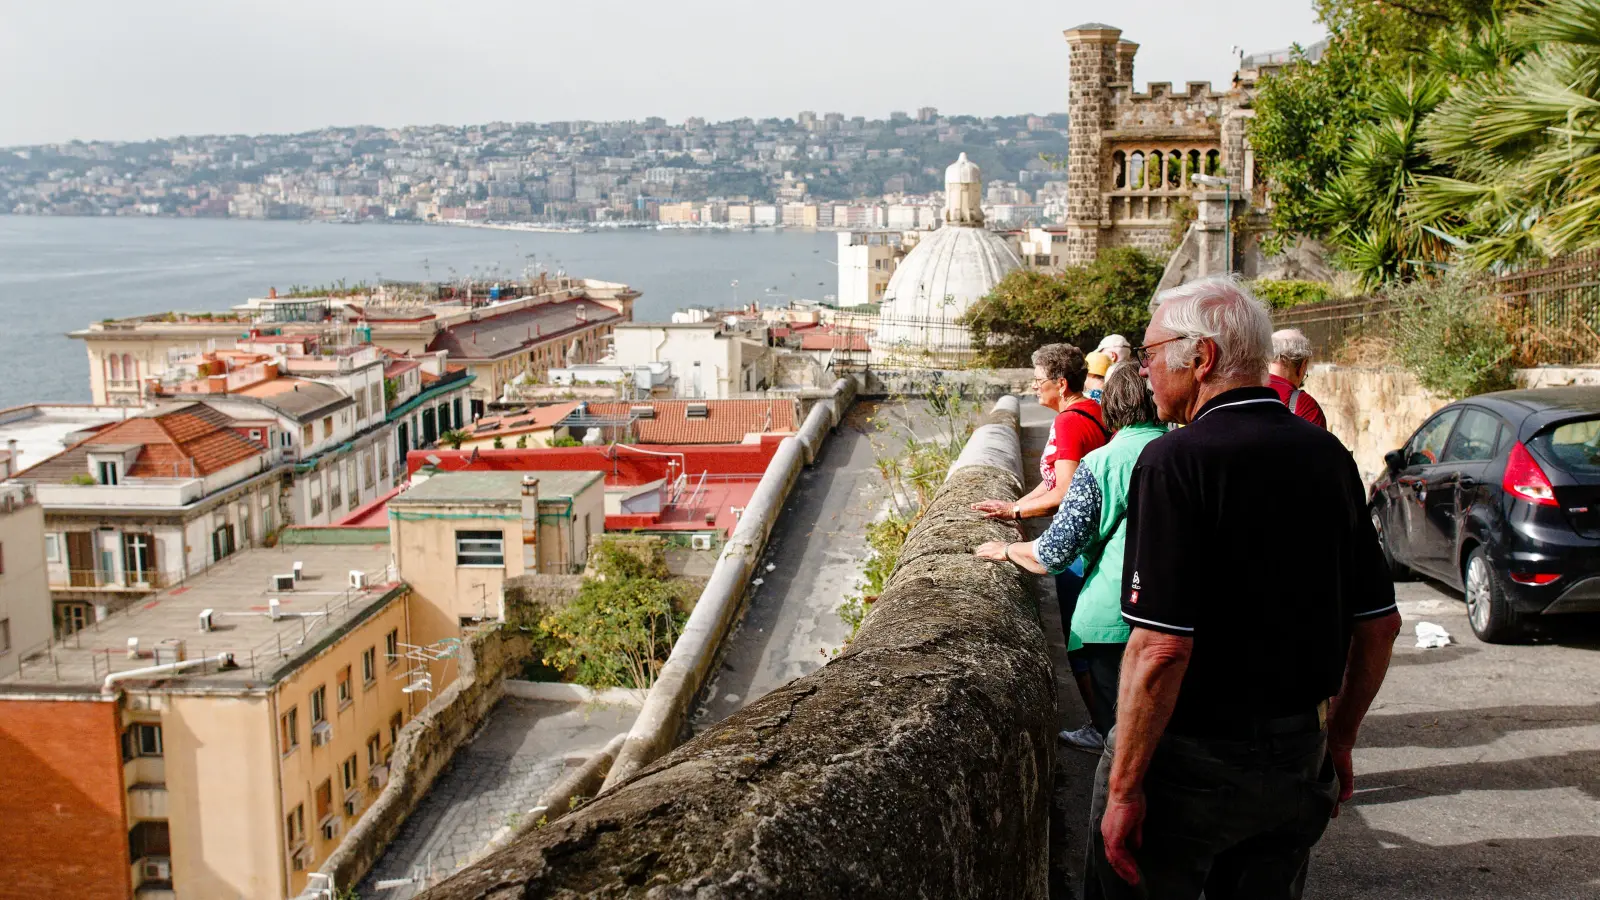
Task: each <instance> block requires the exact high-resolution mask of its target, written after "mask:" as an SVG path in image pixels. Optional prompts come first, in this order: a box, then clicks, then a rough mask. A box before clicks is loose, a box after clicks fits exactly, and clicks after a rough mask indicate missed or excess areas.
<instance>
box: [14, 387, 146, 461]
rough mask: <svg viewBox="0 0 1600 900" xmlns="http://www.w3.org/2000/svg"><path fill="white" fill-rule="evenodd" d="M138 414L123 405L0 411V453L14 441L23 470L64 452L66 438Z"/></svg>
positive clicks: (70, 406)
mask: <svg viewBox="0 0 1600 900" xmlns="http://www.w3.org/2000/svg"><path fill="white" fill-rule="evenodd" d="M138 413H139V410H137V409H129V408H128V407H123V406H74V405H70V404H59V405H56V404H43V403H39V404H33V405H31V406H17V407H12V408H11V409H5V410H0V450H3V449H5V446H6V442H7V441H16V442H17V452H18V454H19V455H20V456H21V466H20V467H17V468H22V469H25V468H28V467H29V466H32V465H34V464H36V463H41V462H44V461H45V460H46V459H48V458H50V457H52V456H55V455H56V454H57V453H60V452H61V451H62V450H65V449H67V445H68V440H67V439H68V438H70V437H72V436H73V435H79V437H78V438H77V440H82V439H83V437H86V436H87V433H88V432H89V431H90V430H93V429H99V428H104V427H105V426H107V425H110V424H111V423H113V422H120V421H122V420H123V419H125V418H129V417H131V416H135V415H138ZM74 443H75V441H74ZM14 470H15V469H14Z"/></svg>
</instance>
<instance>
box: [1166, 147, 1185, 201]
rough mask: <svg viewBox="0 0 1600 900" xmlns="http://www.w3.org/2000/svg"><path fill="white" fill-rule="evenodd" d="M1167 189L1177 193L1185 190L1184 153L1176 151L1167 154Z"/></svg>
mask: <svg viewBox="0 0 1600 900" xmlns="http://www.w3.org/2000/svg"><path fill="white" fill-rule="evenodd" d="M1167 187H1168V188H1171V189H1172V190H1175V191H1180V190H1183V151H1182V150H1174V151H1172V152H1171V153H1168V154H1167Z"/></svg>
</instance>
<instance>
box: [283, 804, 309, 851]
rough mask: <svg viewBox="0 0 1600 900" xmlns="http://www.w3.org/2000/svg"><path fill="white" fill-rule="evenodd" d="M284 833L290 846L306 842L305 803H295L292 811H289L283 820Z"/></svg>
mask: <svg viewBox="0 0 1600 900" xmlns="http://www.w3.org/2000/svg"><path fill="white" fill-rule="evenodd" d="M284 833H285V835H286V836H287V837H288V838H289V846H290V847H291V848H294V847H298V846H300V845H301V844H304V843H305V842H306V805H305V804H304V803H297V804H295V807H294V811H293V812H291V813H289V815H288V817H287V818H286V819H285V820H284Z"/></svg>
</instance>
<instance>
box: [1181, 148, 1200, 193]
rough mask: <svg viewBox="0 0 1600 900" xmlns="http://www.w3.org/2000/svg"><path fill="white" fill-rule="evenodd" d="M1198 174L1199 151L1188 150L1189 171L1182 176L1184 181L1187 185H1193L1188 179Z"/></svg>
mask: <svg viewBox="0 0 1600 900" xmlns="http://www.w3.org/2000/svg"><path fill="white" fill-rule="evenodd" d="M1199 174H1200V151H1199V150H1190V151H1189V171H1188V172H1186V173H1185V174H1184V181H1185V182H1187V183H1188V184H1189V185H1193V184H1194V182H1193V181H1191V180H1190V179H1191V178H1192V177H1193V176H1195V175H1199Z"/></svg>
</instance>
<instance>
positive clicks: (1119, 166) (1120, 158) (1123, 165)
mask: <svg viewBox="0 0 1600 900" xmlns="http://www.w3.org/2000/svg"><path fill="white" fill-rule="evenodd" d="M1127 186H1128V154H1126V153H1123V152H1122V151H1121V150H1118V151H1117V152H1115V153H1113V154H1111V187H1112V188H1113V189H1114V190H1119V191H1120V190H1122V189H1123V188H1125V187H1127Z"/></svg>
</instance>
